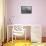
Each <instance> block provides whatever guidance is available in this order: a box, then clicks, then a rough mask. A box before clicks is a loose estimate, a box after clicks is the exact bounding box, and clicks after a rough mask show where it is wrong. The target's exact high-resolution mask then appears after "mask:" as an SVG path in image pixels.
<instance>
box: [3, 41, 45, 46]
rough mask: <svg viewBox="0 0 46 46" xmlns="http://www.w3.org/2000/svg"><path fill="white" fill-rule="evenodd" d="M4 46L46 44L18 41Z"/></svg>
mask: <svg viewBox="0 0 46 46" xmlns="http://www.w3.org/2000/svg"><path fill="white" fill-rule="evenodd" d="M3 46H46V43H31V42H30V41H24V40H17V41H13V42H12V41H10V42H8V43H5V44H4V45H3Z"/></svg>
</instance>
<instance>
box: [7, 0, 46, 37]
mask: <svg viewBox="0 0 46 46" xmlns="http://www.w3.org/2000/svg"><path fill="white" fill-rule="evenodd" d="M21 6H32V14H21ZM7 16H8V17H10V19H11V20H9V18H8V17H7V18H8V24H11V22H12V24H13V23H14V24H40V25H42V31H43V37H44V36H46V0H7Z"/></svg>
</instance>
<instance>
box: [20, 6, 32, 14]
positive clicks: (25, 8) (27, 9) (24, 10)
mask: <svg viewBox="0 0 46 46" xmlns="http://www.w3.org/2000/svg"><path fill="white" fill-rule="evenodd" d="M21 14H32V6H21Z"/></svg>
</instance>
